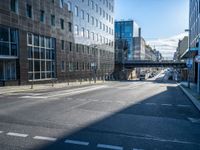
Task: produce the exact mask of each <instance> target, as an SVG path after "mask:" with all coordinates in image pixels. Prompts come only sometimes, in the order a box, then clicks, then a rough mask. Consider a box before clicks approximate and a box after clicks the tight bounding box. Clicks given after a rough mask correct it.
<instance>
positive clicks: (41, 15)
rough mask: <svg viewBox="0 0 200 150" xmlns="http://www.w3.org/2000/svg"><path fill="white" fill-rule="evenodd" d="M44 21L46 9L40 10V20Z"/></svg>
mask: <svg viewBox="0 0 200 150" xmlns="http://www.w3.org/2000/svg"><path fill="white" fill-rule="evenodd" d="M44 21H45V16H44V11H43V10H40V22H43V23H44Z"/></svg>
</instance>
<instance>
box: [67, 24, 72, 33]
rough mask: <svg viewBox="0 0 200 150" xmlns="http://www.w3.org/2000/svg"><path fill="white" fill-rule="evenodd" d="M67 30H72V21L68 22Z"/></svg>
mask: <svg viewBox="0 0 200 150" xmlns="http://www.w3.org/2000/svg"><path fill="white" fill-rule="evenodd" d="M68 27H69V32H72V23H71V22H68Z"/></svg>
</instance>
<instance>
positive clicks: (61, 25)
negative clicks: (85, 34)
mask: <svg viewBox="0 0 200 150" xmlns="http://www.w3.org/2000/svg"><path fill="white" fill-rule="evenodd" d="M60 28H61V29H62V30H64V28H65V27H64V19H60Z"/></svg>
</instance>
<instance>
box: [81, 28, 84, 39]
mask: <svg viewBox="0 0 200 150" xmlns="http://www.w3.org/2000/svg"><path fill="white" fill-rule="evenodd" d="M81 36H82V37H84V36H85V29H84V28H81Z"/></svg>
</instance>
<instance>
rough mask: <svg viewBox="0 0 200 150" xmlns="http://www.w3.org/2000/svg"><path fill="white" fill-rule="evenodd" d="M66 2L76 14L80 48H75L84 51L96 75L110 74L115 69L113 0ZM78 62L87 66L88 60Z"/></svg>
mask: <svg viewBox="0 0 200 150" xmlns="http://www.w3.org/2000/svg"><path fill="white" fill-rule="evenodd" d="M65 3H66V4H67V5H68V10H69V11H71V12H72V13H73V27H74V43H75V44H76V45H75V46H76V47H78V45H81V48H76V51H77V53H79V52H80V51H82V52H83V53H82V55H85V56H86V57H87V58H88V60H89V62H88V60H87V63H86V64H87V65H89V67H95V68H96V70H97V74H99V75H100V74H101V76H102V75H103V74H106V73H111V72H112V71H113V68H114V0H98V1H96V0H65ZM88 54H89V55H90V56H89V57H88ZM91 54H93V55H91ZM77 61H78V62H77V63H81V61H82V62H83V63H84V61H85V60H77ZM88 63H89V64H88ZM82 71H83V70H82Z"/></svg>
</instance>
